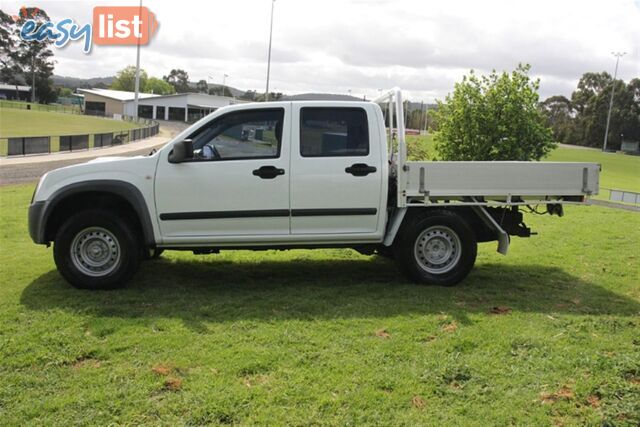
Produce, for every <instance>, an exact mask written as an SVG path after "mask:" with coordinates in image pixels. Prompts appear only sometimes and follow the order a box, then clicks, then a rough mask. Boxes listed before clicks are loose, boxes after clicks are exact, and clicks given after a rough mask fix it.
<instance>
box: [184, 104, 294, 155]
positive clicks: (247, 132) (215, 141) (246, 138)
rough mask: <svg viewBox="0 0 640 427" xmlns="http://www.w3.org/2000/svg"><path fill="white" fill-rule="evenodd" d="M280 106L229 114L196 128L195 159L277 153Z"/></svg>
mask: <svg viewBox="0 0 640 427" xmlns="http://www.w3.org/2000/svg"><path fill="white" fill-rule="evenodd" d="M283 119H284V110H283V109H282V108H278V109H270V110H266V109H265V110H247V111H239V112H235V113H229V114H226V115H224V116H222V117H219V118H217V119H215V120H214V121H213V122H211V123H209V124H207V125H206V126H204V127H202V128H200V129H198V130H197V131H196V132H195V133H193V134H192V135H191V136H190V138H191V139H192V140H193V149H194V158H195V159H196V160H238V159H269V158H277V157H279V156H280V145H281V144H282V122H283Z"/></svg>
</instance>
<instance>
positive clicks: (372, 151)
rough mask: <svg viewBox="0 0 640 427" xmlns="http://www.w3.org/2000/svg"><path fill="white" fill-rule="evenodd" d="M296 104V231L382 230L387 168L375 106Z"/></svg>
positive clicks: (293, 192) (293, 207)
mask: <svg viewBox="0 0 640 427" xmlns="http://www.w3.org/2000/svg"><path fill="white" fill-rule="evenodd" d="M323 105H324V104H322V103H319V104H318V106H317V107H316V106H309V105H306V106H301V105H296V104H295V103H294V104H293V107H292V110H293V128H292V135H291V138H292V146H291V233H292V234H294V235H295V234H297V235H300V234H309V235H312V234H315V235H326V236H330V235H336V234H343V235H344V234H352V235H353V234H358V235H361V236H362V237H364V236H365V235H367V234H368V235H373V234H375V233H378V234H380V232H381V229H382V227H381V226H380V224H379V221H380V218H384V215H383V214H384V213H381V212H380V210H381V206H380V204H381V193H382V191H383V189H386V186H383V182H382V179H383V176H384V174H385V171H386V169H384V170H383V168H382V167H381V166H382V153H381V142H380V141H378V139H377V138H378V133H379V132H378V125H377V124H376V121H375V120H374V111H373V110H374V109H373V107H372V106H371V107H369V106H366V107H367V109H365V108H364V107H363V106H358V107H335V106H326V107H325V106H323Z"/></svg>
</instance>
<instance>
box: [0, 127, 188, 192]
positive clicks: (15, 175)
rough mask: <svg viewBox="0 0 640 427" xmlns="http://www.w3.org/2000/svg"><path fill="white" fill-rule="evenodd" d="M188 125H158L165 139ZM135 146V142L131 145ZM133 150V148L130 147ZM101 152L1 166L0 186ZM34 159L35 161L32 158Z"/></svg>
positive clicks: (31, 178) (143, 151)
mask: <svg viewBox="0 0 640 427" xmlns="http://www.w3.org/2000/svg"><path fill="white" fill-rule="evenodd" d="M187 126H188V125H187V124H186V123H177V122H163V123H161V125H160V132H161V133H162V134H163V135H164V136H166V137H173V136H174V135H176V134H177V133H178V132H180V131H181V130H183V129H184V128H186V127H187ZM165 143H166V140H163V141H162V142H160V143H159V144H158V145H159V146H161V145H164V144H165ZM133 144H136V142H134V143H132V145H133ZM132 148H133V147H132ZM150 150H151V148H150V147H149V146H146V147H145V148H142V149H139V150H133V151H128V152H126V153H123V154H118V156H127V157H129V156H139V155H145V154H149V152H150ZM100 151H101V150H100V149H98V150H95V156H92V157H83V158H81V159H69V160H56V161H50V162H48V161H42V160H43V158H42V156H38V158H37V160H38V161H37V162H34V163H24V164H17V165H9V164H5V165H2V167H1V168H0V185H9V184H21V183H27V182H34V181H37V180H38V179H39V178H40V177H41V176H42V175H44V174H45V173H47V172H48V171H50V170H53V169H58V168H61V167H64V166H70V165H74V164H77V163H85V162H87V161H89V160H91V159H95V158H96V157H100V156H104V154H101V152H100ZM34 159H36V158H35V157H34Z"/></svg>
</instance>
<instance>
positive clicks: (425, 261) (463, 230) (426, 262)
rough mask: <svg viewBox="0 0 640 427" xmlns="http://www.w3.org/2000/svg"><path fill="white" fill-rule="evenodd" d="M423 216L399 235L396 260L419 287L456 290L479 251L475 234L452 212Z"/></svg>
mask: <svg viewBox="0 0 640 427" xmlns="http://www.w3.org/2000/svg"><path fill="white" fill-rule="evenodd" d="M424 213H425V214H424V215H422V216H417V217H415V218H413V219H412V220H410V222H409V223H408V224H406V226H405V227H403V228H402V230H401V231H400V235H399V236H398V241H397V242H396V244H395V252H396V254H397V256H396V260H398V262H399V263H400V266H401V267H402V269H403V270H404V271H405V272H406V273H407V275H408V276H409V277H410V278H411V279H412V280H414V281H415V282H417V283H423V284H429V285H439V286H453V285H455V284H457V283H459V282H460V281H461V280H463V279H464V278H465V277H466V276H467V275H468V274H469V272H470V271H471V269H472V268H473V264H474V263H475V260H476V254H477V251H478V244H477V241H476V236H475V233H474V232H473V230H471V229H470V228H469V226H468V224H467V222H466V221H465V220H464V219H463V218H461V217H460V216H458V215H456V214H455V213H453V212H450V211H445V210H433V211H425V212H424Z"/></svg>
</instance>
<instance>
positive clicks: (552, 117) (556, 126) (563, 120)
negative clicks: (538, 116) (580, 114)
mask: <svg viewBox="0 0 640 427" xmlns="http://www.w3.org/2000/svg"><path fill="white" fill-rule="evenodd" d="M540 109H541V110H542V112H543V114H544V115H545V117H546V123H547V125H548V126H549V127H551V129H552V130H553V135H554V137H555V139H556V141H558V142H563V143H568V142H569V141H570V140H571V138H572V135H573V134H574V133H575V126H574V123H573V118H574V117H575V115H576V112H575V110H574V108H573V104H572V102H571V101H570V100H568V99H567V98H566V97H564V96H562V95H556V96H552V97H550V98H547V99H545V100H544V102H542V103H541V104H540Z"/></svg>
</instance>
